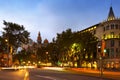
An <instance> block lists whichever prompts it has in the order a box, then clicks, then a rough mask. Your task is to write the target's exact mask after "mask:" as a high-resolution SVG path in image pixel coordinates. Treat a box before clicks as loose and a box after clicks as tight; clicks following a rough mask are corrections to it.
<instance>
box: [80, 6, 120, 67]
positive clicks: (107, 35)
mask: <svg viewBox="0 0 120 80" xmlns="http://www.w3.org/2000/svg"><path fill="white" fill-rule="evenodd" d="M82 31H90V32H92V33H93V34H94V35H95V36H96V37H97V38H98V40H99V42H100V46H101V48H100V49H101V51H100V52H97V57H98V67H100V61H99V59H102V65H103V67H104V68H119V69H120V18H116V17H115V15H114V12H113V9H112V7H110V10H109V14H108V18H107V20H105V21H103V22H100V23H98V24H96V25H93V26H90V27H88V28H86V29H84V30H82Z"/></svg>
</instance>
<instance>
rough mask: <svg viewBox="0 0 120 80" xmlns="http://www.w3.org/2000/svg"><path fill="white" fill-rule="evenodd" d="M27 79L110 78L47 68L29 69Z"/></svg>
mask: <svg viewBox="0 0 120 80" xmlns="http://www.w3.org/2000/svg"><path fill="white" fill-rule="evenodd" d="M29 80H110V79H101V78H99V77H92V76H83V75H80V74H77V73H72V72H68V71H55V70H47V69H32V70H29Z"/></svg>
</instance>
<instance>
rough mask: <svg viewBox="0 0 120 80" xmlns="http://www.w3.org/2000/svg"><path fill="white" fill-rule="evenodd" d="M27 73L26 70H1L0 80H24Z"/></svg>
mask: <svg viewBox="0 0 120 80" xmlns="http://www.w3.org/2000/svg"><path fill="white" fill-rule="evenodd" d="M25 73H26V71H25V70H24V71H23V70H16V71H14V70H1V71H0V80H24V77H25Z"/></svg>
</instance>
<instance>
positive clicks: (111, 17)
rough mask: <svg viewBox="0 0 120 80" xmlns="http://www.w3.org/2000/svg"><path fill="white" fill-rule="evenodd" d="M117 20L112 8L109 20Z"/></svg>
mask: <svg viewBox="0 0 120 80" xmlns="http://www.w3.org/2000/svg"><path fill="white" fill-rule="evenodd" d="M114 19H115V15H114V12H113V9H112V6H111V7H110V10H109V14H108V18H107V20H108V21H109V20H114Z"/></svg>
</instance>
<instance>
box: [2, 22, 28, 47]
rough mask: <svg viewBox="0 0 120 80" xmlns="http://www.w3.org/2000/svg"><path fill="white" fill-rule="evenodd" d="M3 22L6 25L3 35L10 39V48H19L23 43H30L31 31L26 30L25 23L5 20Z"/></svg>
mask: <svg viewBox="0 0 120 80" xmlns="http://www.w3.org/2000/svg"><path fill="white" fill-rule="evenodd" d="M3 24H4V25H5V27H4V28H3V30H4V31H3V35H2V36H3V38H4V39H6V40H7V41H8V42H7V43H8V44H9V47H10V48H13V49H17V48H18V47H20V46H21V44H26V43H28V40H29V34H30V33H29V32H28V31H27V30H25V28H24V26H23V25H19V24H16V23H12V22H6V21H3Z"/></svg>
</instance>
